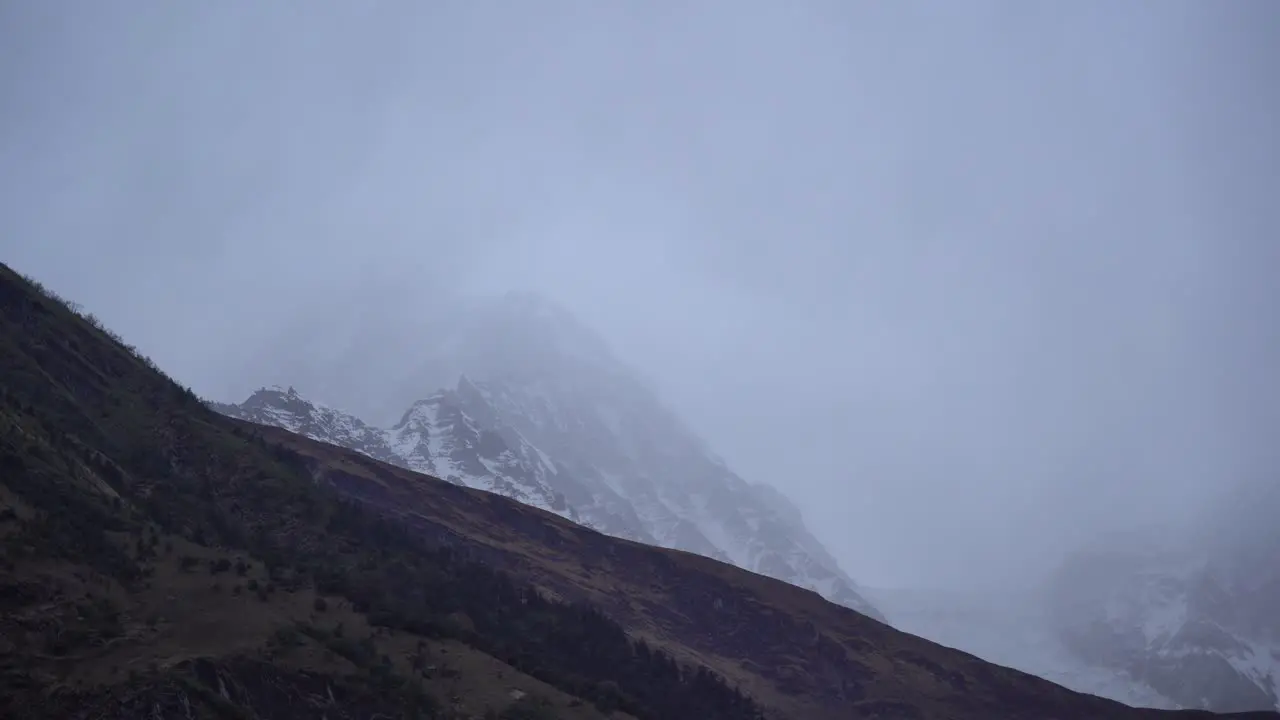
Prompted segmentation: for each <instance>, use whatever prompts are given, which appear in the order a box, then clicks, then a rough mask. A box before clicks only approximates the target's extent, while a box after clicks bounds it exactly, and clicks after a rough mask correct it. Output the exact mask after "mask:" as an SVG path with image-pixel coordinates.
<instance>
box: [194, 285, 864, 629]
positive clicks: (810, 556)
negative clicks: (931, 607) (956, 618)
mask: <svg viewBox="0 0 1280 720" xmlns="http://www.w3.org/2000/svg"><path fill="white" fill-rule="evenodd" d="M431 337H432V343H431V346H430V348H428V349H427V350H426V351H425V352H424V358H423V362H422V365H421V371H420V372H418V373H417V374H416V375H415V376H414V377H413V378H411V379H410V380H408V381H406V382H404V383H403V384H402V385H401V386H400V387H399V388H398V389H397V390H396V391H395V392H396V394H397V395H399V396H400V397H415V396H417V397H421V396H422V394H424V393H426V392H431V391H432V390H433V389H434V388H440V387H448V388H451V389H449V390H445V391H436V392H434V393H433V394H431V395H430V396H429V397H428V399H427V400H424V401H422V402H420V403H417V404H415V405H414V407H413V408H411V409H410V410H409V412H408V413H406V414H405V416H404V417H403V418H402V419H401V421H400V422H399V423H398V424H397V425H396V426H395V427H393V428H390V429H386V430H382V429H378V428H374V427H372V426H369V425H367V424H365V423H363V422H361V421H359V420H357V419H355V418H354V417H351V416H350V415H346V414H344V413H341V412H338V411H335V410H332V409H330V408H325V407H323V406H319V405H312V404H309V403H307V402H306V401H304V400H302V399H301V398H299V397H297V394H296V393H291V392H289V391H281V390H278V389H275V390H264V391H260V392H259V393H256V394H255V395H254V396H253V397H251V398H250V399H249V400H248V401H246V402H245V403H243V404H241V405H238V406H236V405H220V406H217V407H218V409H219V410H221V411H222V412H224V413H227V414H230V415H234V416H237V417H242V418H244V419H248V420H252V421H255V422H262V423H268V424H272V425H279V426H282V427H286V428H288V429H290V430H294V431H296V432H301V433H303V434H306V435H309V436H311V437H313V438H315V439H319V440H323V441H325V442H331V443H334V444H339V445H344V446H347V447H351V448H353V449H356V450H358V451H360V452H364V453H366V454H368V455H370V456H373V457H376V458H379V459H382V460H386V461H388V462H393V463H396V464H400V465H403V466H405V467H409V468H410V469H413V470H418V471H420V472H426V473H430V474H433V475H437V476H440V477H442V478H445V479H448V480H451V481H453V482H458V483H463V484H466V485H470V486H473V487H481V488H484V489H488V490H493V491H495V492H500V493H502V494H504V495H508V496H511V497H514V498H516V499H519V500H522V501H524V502H528V503H530V504H533V505H537V506H539V507H545V508H548V509H551V510H553V511H555V512H558V513H560V514H562V515H565V516H566V517H570V518H572V519H575V520H576V521H578V522H581V523H583V524H586V525H588V526H590V527H593V528H596V529H598V530H600V531H602V532H606V533H609V534H612V535H616V536H619V537H625V538H629V539H633V540H637V541H640V542H646V543H651V544H656V545H661V546H664V547H671V548H678V549H681V550H687V551H689V552H694V553H698V554H701V555H705V556H708V557H713V558H716V559H719V560H723V561H726V562H731V563H733V564H736V565H739V566H740V567H744V568H747V569H749V570H753V571H756V572H759V573H761V574H764V575H769V576H772V577H775V578H778V579H780V580H784V581H786V582H790V583H792V584H795V585H798V586H800V587H805V588H809V589H811V590H814V591H816V592H818V593H820V594H821V595H823V596H824V597H826V598H828V599H830V600H832V601H833V602H837V603H840V604H842V605H845V606H847V607H851V608H853V609H855V610H858V611H860V612H863V613H864V614H867V615H870V616H872V617H876V618H877V619H880V618H881V616H880V615H879V613H878V611H877V610H876V609H875V608H874V607H873V606H872V605H871V604H870V603H868V602H867V601H866V600H865V599H864V598H863V597H862V596H861V595H860V594H859V592H858V589H857V586H856V585H855V583H854V582H853V580H852V579H850V578H849V576H848V575H846V574H845V573H844V572H843V570H842V569H841V568H840V567H839V564H838V563H837V562H836V561H835V559H834V558H833V557H831V555H830V553H828V552H827V551H826V549H825V548H824V547H823V546H822V544H821V543H820V542H819V541H818V540H817V539H816V538H814V537H813V535H812V534H811V533H810V532H809V531H808V529H807V528H806V527H805V525H804V522H803V518H801V516H800V513H799V511H798V510H796V508H795V507H794V506H793V505H792V504H791V503H790V502H787V501H786V500H785V498H783V497H782V496H781V493H779V492H778V491H777V490H775V489H773V488H770V487H768V486H764V485H755V484H751V483H748V482H747V481H746V480H744V479H742V478H741V477H739V476H738V475H737V474H735V473H734V472H733V471H732V470H730V469H729V468H728V467H727V466H726V465H725V463H724V462H723V461H722V460H721V459H720V458H718V457H717V456H716V455H715V454H714V453H712V452H711V451H710V450H709V449H708V448H707V446H706V444H705V443H704V442H703V441H702V440H701V439H700V438H698V437H697V436H696V435H695V434H694V433H693V432H692V431H691V430H690V429H689V428H687V427H686V426H685V425H684V424H683V422H681V420H680V419H679V418H678V417H677V416H676V415H675V414H674V413H673V412H671V411H670V410H669V409H668V408H667V407H665V406H664V405H663V404H662V402H661V401H660V400H659V399H658V397H657V395H656V393H654V392H653V391H652V390H651V389H650V388H649V387H648V386H647V385H646V384H645V383H644V382H643V381H642V380H641V379H639V377H638V376H637V374H636V373H634V372H633V371H631V370H630V369H629V368H627V367H626V366H625V365H624V364H623V363H621V362H620V361H618V360H617V359H616V358H615V357H614V356H613V354H612V352H611V351H610V349H609V348H608V346H607V345H606V344H605V343H604V342H603V341H602V340H601V339H600V338H599V337H598V336H596V335H595V334H594V333H592V332H591V331H590V330H589V329H587V328H585V327H584V326H582V325H581V324H580V323H578V322H577V320H576V319H574V318H573V317H572V316H571V315H569V314H568V313H567V312H566V311H564V310H563V309H562V308H560V307H558V306H556V305H554V304H552V303H549V302H547V301H545V300H543V299H541V298H538V297H536V296H532V295H528V294H512V295H508V296H506V297H504V298H503V299H502V300H500V301H498V302H490V303H481V304H478V305H476V306H474V307H471V308H468V309H463V310H459V311H458V312H456V313H453V314H452V315H451V316H450V321H449V322H448V323H447V324H444V325H441V326H440V327H438V328H436V329H435V331H433V333H432V335H431ZM309 408H311V409H309Z"/></svg>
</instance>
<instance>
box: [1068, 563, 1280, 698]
mask: <svg viewBox="0 0 1280 720" xmlns="http://www.w3.org/2000/svg"><path fill="white" fill-rule="evenodd" d="M1276 557H1277V556H1275V555H1272V556H1271V557H1270V560H1269V562H1267V563H1266V564H1264V565H1262V566H1260V567H1257V568H1253V572H1249V573H1246V575H1245V577H1246V578H1248V579H1251V580H1257V579H1259V578H1262V577H1267V576H1270V577H1273V578H1274V577H1276V575H1277V571H1278V568H1277V567H1276V565H1277V562H1276ZM1231 568H1232V563H1231V559H1230V558H1216V557H1214V556H1213V555H1211V554H1209V553H1206V552H1200V551H1194V550H1189V549H1162V550H1158V551H1155V550H1151V549H1149V548H1146V549H1142V550H1134V549H1131V548H1128V549H1124V550H1119V549H1115V548H1095V549H1091V550H1088V551H1082V552H1080V553H1078V554H1076V555H1075V556H1073V557H1072V558H1071V559H1070V561H1069V562H1068V563H1066V564H1065V565H1064V566H1063V568H1062V569H1061V570H1060V571H1059V572H1058V573H1057V575H1056V577H1055V578H1054V581H1053V584H1052V585H1051V587H1050V592H1049V598H1050V603H1049V607H1050V610H1051V613H1052V617H1053V619H1054V621H1055V628H1056V632H1057V635H1058V637H1059V638H1061V640H1062V641H1063V643H1064V645H1065V646H1066V647H1067V648H1068V649H1069V650H1070V651H1071V652H1072V653H1073V654H1074V655H1075V656H1076V657H1078V658H1081V659H1082V660H1084V661H1086V662H1089V663H1091V664H1094V665H1095V666H1098V667H1104V668H1110V669H1114V670H1117V671H1122V672H1125V673H1128V674H1129V675H1131V676H1133V677H1136V678H1140V679H1142V680H1143V681H1144V682H1145V683H1147V684H1148V685H1150V686H1151V687H1154V688H1156V689H1157V690H1159V691H1160V692H1161V693H1162V694H1164V695H1166V696H1168V697H1170V698H1171V699H1173V700H1174V701H1175V702H1177V703H1179V704H1180V705H1182V706H1183V707H1191V708H1203V709H1208V710H1214V711H1217V712H1236V711H1245V710H1259V709H1263V710H1265V709H1280V636H1278V634H1277V633H1276V629H1277V628H1278V627H1280V604H1277V602H1276V601H1277V600H1280V598H1277V597H1276V595H1275V594H1274V591H1273V592H1271V593H1270V594H1268V593H1267V592H1265V591H1259V590H1258V589H1257V588H1256V587H1254V588H1250V586H1249V585H1246V584H1245V583H1243V582H1241V580H1242V578H1238V577H1235V578H1233V572H1232V570H1231ZM1262 587H1263V588H1266V587H1268V586H1267V585H1262ZM1260 605H1261V606H1265V607H1266V608H1268V610H1267V612H1269V617H1270V627H1265V626H1259V625H1258V624H1257V623H1253V622H1247V621H1246V620H1247V619H1249V618H1257V617H1259V616H1261V615H1262V613H1259V612H1257V607H1258V606H1260Z"/></svg>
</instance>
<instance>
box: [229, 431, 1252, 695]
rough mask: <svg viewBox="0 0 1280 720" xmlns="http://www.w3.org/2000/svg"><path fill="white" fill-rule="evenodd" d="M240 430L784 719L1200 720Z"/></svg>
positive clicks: (349, 456) (790, 590)
mask: <svg viewBox="0 0 1280 720" xmlns="http://www.w3.org/2000/svg"><path fill="white" fill-rule="evenodd" d="M237 422H239V421H237ZM244 425H245V427H254V428H256V429H257V431H258V432H259V433H261V434H262V435H263V436H264V437H266V438H268V439H269V440H270V441H272V442H280V443H283V444H286V445H288V446H289V447H291V448H293V449H295V450H297V451H298V452H299V453H300V454H302V455H304V456H306V457H307V458H309V459H310V467H311V468H312V471H313V473H314V476H315V477H316V478H317V479H318V480H320V481H322V482H325V483H329V484H331V485H333V486H334V487H336V488H338V489H339V490H340V491H341V492H343V493H345V494H347V495H349V496H352V497H358V498H360V499H361V500H362V501H363V502H366V503H369V504H372V505H375V506H377V507H379V508H382V509H383V510H384V511H386V512H388V513H391V514H394V515H395V516H397V517H400V518H402V519H403V520H404V521H405V522H407V523H408V524H410V525H412V526H414V527H416V528H418V529H420V530H421V531H422V532H424V533H426V534H428V535H429V536H431V537H433V538H434V539H435V540H436V541H437V542H448V543H454V544H456V545H459V546H461V547H464V548H466V549H468V550H469V551H470V552H472V553H474V554H476V555H477V556H478V557H481V558H484V560H485V561H486V562H488V563H492V564H494V565H496V566H499V567H502V568H504V569H506V570H508V571H510V572H512V573H513V574H516V575H519V576H521V577H524V578H527V579H529V580H531V581H532V582H534V583H536V584H537V585H538V586H540V587H543V588H546V589H547V590H549V591H552V592H554V593H556V594H558V595H560V596H563V597H567V598H575V599H584V600H587V601H589V602H591V603H594V604H598V605H600V606H601V607H604V608H605V609H606V611H607V612H608V613H609V614H610V615H612V616H613V617H615V618H617V619H618V620H619V621H621V622H622V624H623V625H624V626H626V627H627V628H628V629H629V630H630V631H631V632H633V633H636V634H638V635H641V636H644V637H646V638H649V639H651V640H652V641H653V642H654V643H655V644H657V645H660V646H662V647H665V648H667V649H669V650H670V651H671V652H672V653H673V654H674V655H676V656H678V657H682V658H687V659H689V660H692V661H695V662H698V663H701V664H706V665H707V666H709V667H711V668H712V669H714V670H716V671H717V672H719V673H721V674H723V675H724V676H726V677H728V678H730V679H731V680H733V681H734V682H736V683H737V684H739V685H740V686H741V687H743V688H744V689H746V690H747V691H748V692H749V693H750V694H752V695H753V696H754V697H756V698H757V699H759V700H760V701H761V702H762V703H764V704H765V705H766V706H767V707H770V708H774V709H776V710H778V711H780V713H781V715H782V716H785V717H794V718H833V719H834V718H849V717H884V718H956V719H960V718H1041V719H1049V718H1117V719H1119V718H1158V717H1187V718H1190V717H1197V716H1200V715H1201V714H1200V713H1191V712H1181V713H1169V712H1168V711H1157V710H1145V709H1134V708H1129V707H1126V706H1124V705H1121V704H1119V703H1115V702H1112V701H1109V700H1104V699H1102V698H1096V697H1093V696H1088V695H1082V694H1080V693H1076V692H1073V691H1070V690H1067V689H1065V688H1062V687H1060V686H1057V685H1054V684H1052V683H1050V682H1048V681H1045V680H1042V679H1040V678H1037V677H1034V676H1031V675H1028V674H1025V673H1022V672H1019V671H1016V670H1012V669H1009V668H1004V667H1000V666H997V665H994V664H991V663H988V662H986V661H983V660H981V659H979V658H976V657H974V656H972V655H969V654H967V653H964V652H961V651H958V650H954V649H950V648H946V647H943V646H940V645H937V644H935V643H932V642H929V641H927V640H924V639H922V638H918V637H915V636H912V635H909V634H906V633H903V632H901V631H898V630H895V629H894V628H892V627H890V626H888V625H885V624H882V623H880V622H877V621H875V620H873V619H871V618H868V617H866V616H863V615H860V614H858V613H856V612H854V611H852V610H849V609H847V608H844V607H841V606H838V605H835V604H833V603H830V602H828V601H826V600H824V599H823V598H822V597H821V596H819V595H818V594H816V593H814V592H811V591H808V590H803V589H801V588H797V587H795V586H792V585H788V584H786V583H783V582H780V581H778V580H774V579H772V578H768V577H765V576H763V575H758V574H755V573H752V572H749V571H746V570H743V569H741V568H738V567H735V566H733V565H729V564H726V563H722V562H719V561H716V560H712V559H709V558H705V557H701V556H698V555H694V554H691V553H686V552H681V551H677V550H668V549H663V548H655V547H651V546H647V545H642V544H639V543H634V542H631V541H627V540H620V539H616V538H612V537H609V536H606V535H603V534H601V533H598V532H596V531H594V530H590V529H588V528H584V527H582V526H579V525H576V524H574V523H572V522H569V521H567V520H565V519H563V518H561V517H559V516H557V515H553V514H551V513H548V512H545V511H542V510H539V509H537V508H533V507H529V506H525V505H520V504H518V503H515V502H513V501H511V500H509V499H507V498H504V497H501V496H498V495H494V494H490V493H487V492H484V491H480V490H474V489H470V488H464V487H459V486H456V485H453V484H450V483H447V482H444V481H442V480H438V479H436V478H432V477H428V476H424V475H420V474H417V473H413V472H410V471H408V470H405V469H403V468H399V467H396V466H393V465H389V464H386V463H382V462H379V461H376V460H373V459H371V458H368V457H366V456H363V455H360V454H358V453H354V452H352V451H350V450H347V449H345V448H339V447H336V446H332V445H327V444H323V443H318V442H316V441H314V440H310V439H308V438H304V437H301V436H298V435H294V434H292V433H289V432H288V431H286V430H282V429H280V428H277V427H268V426H258V425H252V424H250V423H244ZM1240 717H1244V716H1240ZM1253 717H1259V718H1261V717H1277V715H1272V714H1267V713H1263V714H1258V715H1255V716H1253Z"/></svg>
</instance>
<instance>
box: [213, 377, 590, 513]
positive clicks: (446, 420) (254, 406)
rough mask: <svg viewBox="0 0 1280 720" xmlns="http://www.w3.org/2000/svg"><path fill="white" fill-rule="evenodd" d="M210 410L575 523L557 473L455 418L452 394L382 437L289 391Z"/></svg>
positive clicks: (532, 454) (530, 451) (426, 403)
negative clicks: (503, 497)
mask: <svg viewBox="0 0 1280 720" xmlns="http://www.w3.org/2000/svg"><path fill="white" fill-rule="evenodd" d="M213 407H214V409H215V410H218V411H219V412H221V413H223V414H225V415H230V416H232V417H238V418H241V419H243V420H249V421H251V422H256V423H261V424H264V425H275V426H277V427H282V428H285V429H286V430H289V431H291V432H296V433H298V434H300V435H305V436H307V437H310V438H312V439H315V440H320V441H322V442H327V443H331V444H334V445H341V446H344V447H348V448H351V449H353V450H356V451H358V452H361V453H364V454H366V455H368V456H370V457H373V458H376V459H378V460H382V461H384V462H389V463H393V464H396V465H400V466H401V467H405V468H408V469H410V470H413V471H415V472H421V473H426V474H429V475H434V476H436V477H439V478H441V479H443V480H448V481H449V482H453V483H456V484H461V485H467V486H469V487H475V488H480V489H483V490H489V491H492V492H497V493H501V494H503V495H506V496H509V497H512V498H514V499H516V500H519V501H521V502H524V503H526V504H529V505H534V506H536V507H541V508H543V509H546V510H550V511H552V512H555V513H558V514H560V515H563V516H565V517H568V518H570V519H574V520H578V519H579V518H578V517H577V516H576V515H575V514H574V513H573V512H572V510H571V509H570V508H569V507H568V505H567V503H566V502H565V500H564V497H563V495H561V494H560V493H559V492H557V491H556V490H555V489H554V484H555V482H556V480H557V476H558V474H559V471H558V470H557V469H556V468H555V467H554V465H552V464H551V463H550V462H549V461H548V459H547V458H545V457H544V456H542V455H541V454H539V453H538V452H537V451H536V450H535V449H534V448H533V447H532V446H530V445H529V444H528V443H515V444H508V442H507V440H506V439H504V438H503V437H502V436H501V435H499V434H498V433H496V432H494V431H492V430H489V429H485V428H482V427H480V426H479V425H477V424H476V423H475V422H474V421H473V420H472V419H471V418H469V417H467V415H466V414H465V413H463V412H462V411H461V409H460V408H459V406H458V404H457V402H456V399H455V397H454V395H453V393H450V392H439V393H436V394H434V395H432V396H431V397H429V398H427V399H425V400H421V401H419V402H416V403H414V404H413V406H412V407H410V408H409V410H408V411H407V412H406V413H405V414H404V417H403V418H402V419H401V420H400V422H399V423H397V424H396V425H395V426H394V427H392V428H388V429H383V428H376V427H372V426H370V425H368V424H366V423H364V422H363V421H361V420H360V419H358V418H356V417H354V416H352V415H349V414H347V413H344V412H342V411H340V410H336V409H334V408H331V407H328V406H325V405H321V404H318V403H313V402H311V401H308V400H305V399H303V398H302V397H301V396H300V395H299V394H298V393H297V391H296V390H294V389H293V388H288V389H284V388H278V387H273V388H264V389H262V390H259V391H258V392H256V393H254V394H253V395H252V396H251V397H250V398H249V399H248V400H246V401H245V402H243V403H241V404H239V405H226V404H220V403H214V404H213ZM517 437H518V436H517Z"/></svg>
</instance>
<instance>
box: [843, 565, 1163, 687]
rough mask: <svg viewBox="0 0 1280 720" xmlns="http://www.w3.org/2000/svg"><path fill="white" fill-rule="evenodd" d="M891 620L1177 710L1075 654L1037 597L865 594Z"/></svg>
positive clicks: (1052, 675)
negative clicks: (1068, 647)
mask: <svg viewBox="0 0 1280 720" xmlns="http://www.w3.org/2000/svg"><path fill="white" fill-rule="evenodd" d="M867 593H868V595H869V597H870V598H871V600H872V602H874V603H875V604H876V606H877V607H879V608H880V609H881V610H882V611H883V612H884V613H885V614H886V615H887V616H888V620H889V624H891V625H893V626H894V627H896V628H898V629H899V630H903V631H906V632H909V633H911V634H913V635H919V636H920V637H923V638H927V639H929V640H932V641H934V642H936V643H939V644H941V645H946V646H948V647H953V648H957V649H959V650H963V651H965V652H968V653H971V654H973V655H976V656H978V657H980V658H982V659H983V660H987V661H989V662H993V663H996V664H998V665H1004V666H1006V667H1012V668H1016V669H1018V670H1021V671H1023V672H1026V673H1030V674H1032V675H1037V676H1039V677H1042V678H1044V679H1046V680H1049V681H1051V682H1055V683H1057V684H1059V685H1062V686H1063V687H1067V688H1070V689H1072V690H1075V691H1077V692H1083V693H1089V694H1090V695H1098V696H1101V697H1105V698H1110V699H1112V700H1118V701H1120V702H1122V703H1125V704H1128V705H1133V706H1138V707H1153V708H1170V709H1172V708H1177V707H1178V705H1177V704H1176V703H1174V702H1173V701H1172V700H1170V699H1169V698H1167V697H1165V696H1164V695H1162V694H1160V693H1158V692H1156V691H1155V690H1154V689H1152V688H1151V687H1150V686H1149V685H1147V684H1146V683H1145V682H1142V681H1141V680H1137V679H1135V678H1133V677H1131V676H1130V675H1129V674H1128V673H1126V672H1124V671H1121V670H1115V669H1111V668H1107V667H1102V666H1099V665H1096V664H1093V663H1090V662H1087V661H1085V660H1082V659H1081V658H1079V657H1077V656H1076V655H1075V654H1073V653H1072V652H1071V651H1070V650H1068V649H1067V648H1066V647H1065V646H1064V644H1063V643H1062V641H1061V640H1060V639H1059V638H1058V636H1057V635H1056V634H1055V633H1054V631H1053V628H1052V624H1051V623H1050V622H1049V619H1048V617H1047V615H1046V613H1045V610H1044V607H1043V605H1042V604H1041V603H1040V602H1039V600H1038V598H1035V597H1030V596H1024V595H1021V594H1017V593H1001V594H997V593H991V594H990V595H986V594H983V595H978V594H972V593H961V592H955V591H946V590H921V589H893V590H886V589H876V590H869V591H867Z"/></svg>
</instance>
